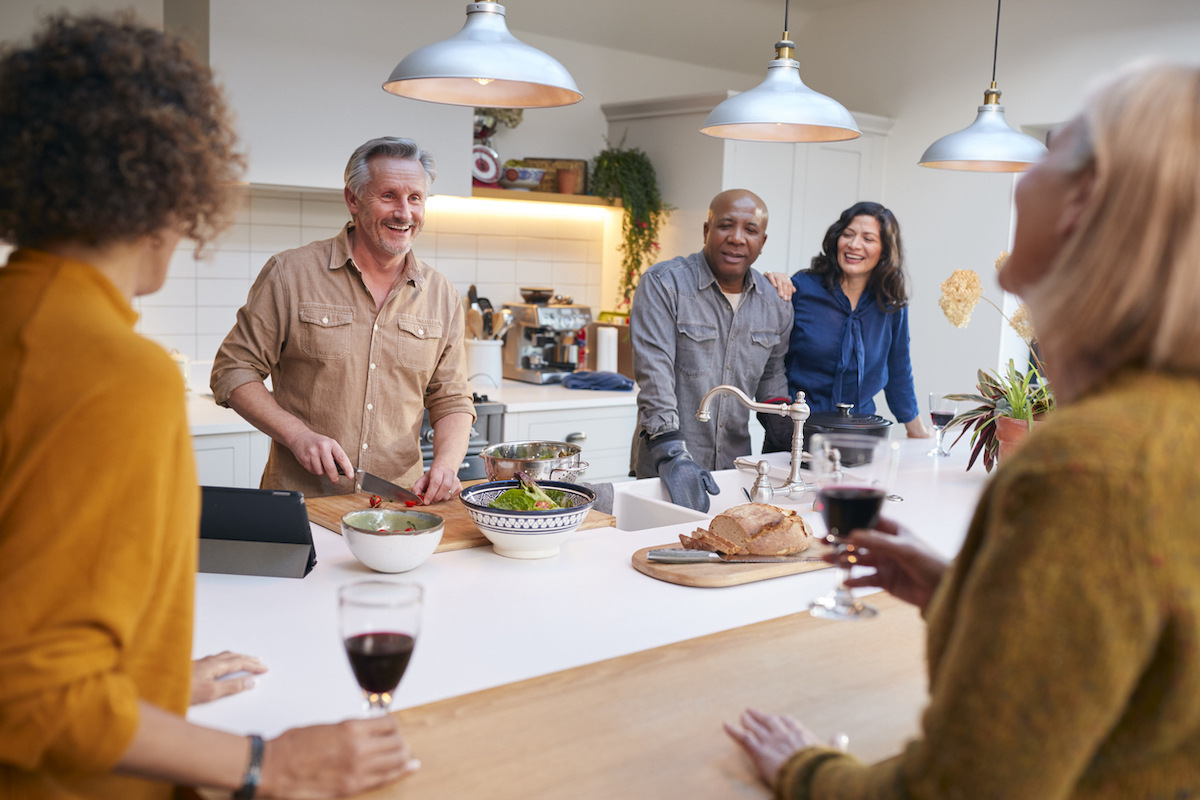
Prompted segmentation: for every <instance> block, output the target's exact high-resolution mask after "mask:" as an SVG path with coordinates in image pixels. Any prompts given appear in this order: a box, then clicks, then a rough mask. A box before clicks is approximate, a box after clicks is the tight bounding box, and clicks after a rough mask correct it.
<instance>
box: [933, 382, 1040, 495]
mask: <svg viewBox="0 0 1200 800" xmlns="http://www.w3.org/2000/svg"><path fill="white" fill-rule="evenodd" d="M977 388H978V390H979V393H978V394H951V395H946V397H947V399H950V400H957V401H959V402H967V403H978V404H979V405H978V406H976V407H975V408H972V409H970V410H969V411H964V412H963V413H961V414H959V415H958V416H956V417H955V418H954V419H952V420H950V423H949V424H948V425H947V426H946V427H947V428H953V427H955V426H956V425H961V426H962V428H963V429H962V431H961V432H960V433H959V434H958V438H956V439H955V440H954V443H953V444H951V445H950V446H951V447H953V446H954V445H955V444H958V440H959V439H961V438H962V437H963V436H964V435H966V433H967V431H968V430H971V429H972V428H973V429H974V431H975V432H974V433H972V434H971V445H972V449H971V460H970V461H969V462H967V469H970V468H971V467H973V466H975V460H976V459H977V458H979V456H981V455H982V456H983V466H984V469H986V470H987V471H988V472H991V471H992V467H993V466H995V464H996V461H997V460H998V459H999V458H1003V457H1004V456H1006V455H1008V454H1010V453H1011V452H1012V451H1013V450H1015V449H1016V447H1017V446H1018V445H1019V444H1020V442H1021V441H1022V440H1023V439H1024V437H1025V436H1026V435H1028V433H1029V431H1030V430H1031V429H1032V428H1033V425H1034V424H1035V422H1037V420H1038V418H1039V417H1040V416H1041V415H1043V414H1045V413H1047V412H1048V411H1050V410H1051V409H1052V408H1054V393H1053V392H1052V391H1051V390H1050V386H1049V384H1047V383H1046V380H1045V378H1044V377H1043V376H1042V374H1041V372H1040V371H1039V370H1038V368H1037V367H1030V369H1029V371H1028V372H1026V373H1024V374H1022V373H1021V372H1020V371H1019V370H1018V369H1017V366H1016V364H1015V363H1014V362H1013V361H1012V360H1011V359H1010V360H1009V362H1008V369H1007V371H1006V372H1005V374H1003V375H1000V374H996V373H988V372H984V371H983V370H979V384H978V386H977Z"/></svg>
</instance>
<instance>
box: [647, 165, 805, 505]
mask: <svg viewBox="0 0 1200 800" xmlns="http://www.w3.org/2000/svg"><path fill="white" fill-rule="evenodd" d="M766 242H767V207H766V204H765V203H763V201H762V199H761V198H760V197H758V195H756V194H754V193H753V192H749V191H746V190H744V189H731V190H729V191H725V192H721V193H720V194H718V195H717V196H716V197H714V198H713V201H712V203H711V204H710V205H709V208H708V218H707V220H706V221H705V223H704V249H703V250H702V251H700V252H699V253H692V254H691V255H690V256H681V257H678V258H673V259H671V260H670V261H663V262H661V263H659V264H655V265H654V266H653V267H651V268H650V269H649V270H647V271H646V274H645V275H643V276H642V279H641V282H640V283H639V284H638V288H637V293H636V295H635V296H634V300H633V308H632V310H631V314H630V323H629V324H630V331H629V332H630V339H631V341H632V344H633V370H634V373H635V377H636V378H637V382H638V386H639V387H640V391H639V393H638V428H637V432H636V433H635V434H634V437H633V449H632V453H631V454H630V471H631V474H633V475H636V476H637V477H638V478H652V477H655V476H657V477H659V478H661V479H662V481H663V483H665V484H666V486H667V491H668V492H670V495H671V501H672V502H674V503H676V504H678V505H682V506H687V507H688V508H694V509H696V510H698V511H707V510H708V506H709V497H708V496H709V495H710V494H716V493H717V492H718V489H717V486H716V483H715V482H714V481H713V478H712V475H710V474H709V471H710V470H714V469H729V468H731V467H732V466H733V460H734V458H736V457H738V456H744V455H749V454H750V431H749V427H748V421H749V418H750V413H749V411H748V410H747V409H746V408H745V407H744V406H742V405H741V404H740V403H738V402H737V401H736V400H734V399H733V398H731V397H729V396H724V397H721V398H719V402H718V403H716V404H714V407H713V415H712V419H711V421H709V422H699V421H697V420H696V409H697V408H699V406H700V398H702V397H703V396H704V393H705V392H707V391H708V390H709V389H711V388H712V387H714V386H717V385H719V384H723V383H724V384H730V385H733V386H736V387H738V388H739V389H741V390H742V391H744V392H745V393H746V394H748V395H750V396H751V397H754V398H756V399H758V400H761V401H763V402H767V401H769V400H778V399H780V398H786V397H787V376H786V375H785V374H784V371H783V359H784V356H785V355H786V354H787V348H788V337H789V334H790V333H791V330H792V317H793V312H792V306H791V304H790V303H788V302H786V301H784V300H783V299H781V298H780V296H779V294H778V292H776V290H775V289H774V287H772V286H771V284H770V283H769V282H768V281H767V279H766V278H764V277H763V275H762V273H760V272H758V271H757V270H754V269H751V265H752V264H753V263H754V261H755V259H757V258H758V254H759V253H761V252H762V248H763V245H764V244H766Z"/></svg>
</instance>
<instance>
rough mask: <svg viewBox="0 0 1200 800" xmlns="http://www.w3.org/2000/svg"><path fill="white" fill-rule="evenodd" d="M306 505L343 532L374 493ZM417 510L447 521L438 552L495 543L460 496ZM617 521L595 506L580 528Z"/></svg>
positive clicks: (312, 518)
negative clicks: (352, 513) (345, 523)
mask: <svg viewBox="0 0 1200 800" xmlns="http://www.w3.org/2000/svg"><path fill="white" fill-rule="evenodd" d="M305 504H306V505H307V506H308V519H309V521H311V522H315V523H317V524H318V525H320V526H321V527H322V528H328V529H329V530H331V531H333V532H334V533H338V534H340V533H341V532H342V516H343V515H344V514H346V513H347V512H350V511H358V510H359V509H362V508H370V506H371V495H369V494H367V493H365V492H359V493H358V494H335V495H330V496H328V497H312V498H308V499H306V500H305ZM387 507H388V508H398V509H400V510H406V509H405V508H404V505H403V504H401V503H395V502H389V503H388V506H387ZM413 511H426V512H429V513H430V514H437V515H438V516H439V517H441V518H442V519H444V520H446V530H445V532H444V533H443V534H442V541H441V543H440V544H438V547H437V550H435V551H434V552H435V553H441V552H444V551H446V550H465V549H467V548H468V547H483V546H484V545H488V544H491V542H489V541H488V540H487V538H486V537H485V536H484V535H483V534H482V533H481V532H480V530H479V528H477V527H475V523H474V522H472V521H471V517H470V516H469V515H468V514H467V507H466V506H464V505H463V504H462V501H461V500H459V499H458V498H457V497H453V498H451V499H449V500H443V501H442V502H440V503H434V504H433V505H430V506H417V507H415V508H414V509H413ZM616 524H617V518H616V517H614V516H613V515H612V514H605V513H604V512H602V511H597V510H595V509H592V510H591V511H589V512H588V515H587V516H586V517H584V519H583V524H581V525H580V526H579V530H581V531H586V530H591V529H593V528H611V527H615V526H616Z"/></svg>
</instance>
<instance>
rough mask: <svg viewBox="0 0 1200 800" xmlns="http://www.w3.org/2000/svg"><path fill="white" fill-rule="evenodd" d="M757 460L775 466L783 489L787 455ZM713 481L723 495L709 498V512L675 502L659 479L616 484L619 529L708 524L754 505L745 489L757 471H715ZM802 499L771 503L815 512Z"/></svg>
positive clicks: (774, 472)
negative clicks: (728, 512)
mask: <svg viewBox="0 0 1200 800" xmlns="http://www.w3.org/2000/svg"><path fill="white" fill-rule="evenodd" d="M757 458H762V459H765V460H766V461H768V462H770V463H771V465H772V466H771V482H772V483H773V484H775V485H776V486H780V485H782V484H783V483H784V482H785V481H786V480H787V476H788V462H789V457H788V454H787V453H771V454H769V455H766V456H761V457H756V459H757ZM713 478H714V479H715V480H716V482H717V486H718V487H719V488H720V490H721V493H720V494H715V495H712V496H711V497H710V498H709V503H710V505H709V509H708V512H707V513H701V512H699V511H693V510H692V509H690V508H685V507H683V506H677V505H675V504H674V503H672V502H671V498H670V495H668V494H667V487H666V486H664V485H663V483H662V481H660V480H659V479H658V478H646V479H644V480H640V481H627V482H624V483H618V484H615V485H614V494H613V515H614V516H615V517H616V518H617V527H618V528H620V529H621V530H623V531H640V530H645V529H647V528H658V527H661V526H663V525H675V524H678V523H681V522H696V523H701V522H707V521H708V520H709V519H711V518H712V517H714V516H716V515H717V514H720V513H721V512H722V511H724V510H725V509H727V508H730V507H732V506H739V505H742V504H743V503H748V502H750V501H749V500H748V499H747V498H746V494H745V492H743V491H742V490H743V489H745V491H746V492H748V491H750V487H752V486H753V485H754V478H755V474H754V473H753V472H750V471H748V470H747V471H741V470H736V469H727V470H721V471H719V472H714V473H713ZM798 499H799V498H793V497H785V496H778V497H776V498H774V499H773V500H772V501H771V502H772V503H774V504H776V505H779V506H783V507H785V508H787V507H795V508H797V509H799V508H801V507H804V508H805V510H811V508H812V498H811V496H810V497H809V499H808V502H807V503H799V502H796V501H797V500H798Z"/></svg>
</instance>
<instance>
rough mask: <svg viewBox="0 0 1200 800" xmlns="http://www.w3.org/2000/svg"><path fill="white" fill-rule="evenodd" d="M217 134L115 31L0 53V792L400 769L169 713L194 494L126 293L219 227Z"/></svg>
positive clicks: (357, 738) (92, 793)
mask: <svg viewBox="0 0 1200 800" xmlns="http://www.w3.org/2000/svg"><path fill="white" fill-rule="evenodd" d="M235 141H236V140H235V136H234V133H233V130H232V128H231V126H230V123H229V118H228V113H227V111H226V108H225V105H224V101H223V100H222V97H221V93H220V92H219V90H218V89H217V88H216V87H215V86H214V85H213V83H212V77H211V74H210V72H209V70H208V68H207V67H206V66H204V65H202V64H200V63H198V62H197V61H196V60H195V59H194V58H193V57H192V56H191V55H190V51H188V49H187V48H186V46H185V45H183V44H182V43H181V42H180V41H178V40H176V39H174V38H173V37H170V36H166V35H164V34H163V33H161V32H159V31H155V30H153V29H150V28H146V27H142V26H140V25H138V24H136V23H134V22H133V21H132V19H131V18H122V19H120V20H116V21H113V20H109V19H105V18H101V17H82V18H70V17H66V16H58V17H54V18H51V19H50V20H49V21H48V22H47V23H46V24H45V25H44V27H43V28H42V30H41V31H40V32H39V33H38V34H37V36H36V37H35V39H34V42H33V44H32V45H31V46H29V47H25V48H19V49H12V48H10V49H8V50H6V51H5V52H4V53H2V54H0V238H3V239H5V240H6V241H9V242H12V243H13V244H15V245H16V246H17V248H18V249H17V250H16V251H15V252H14V253H13V254H12V256H11V257H10V258H9V261H8V264H7V266H6V267H4V268H3V269H0V608H2V609H3V613H2V614H0V796H4V797H22V798H66V797H70V798H84V797H87V798H102V797H105V798H154V797H162V798H165V797H169V796H170V795H171V793H172V788H171V785H170V784H187V785H200V786H211V787H217V788H224V789H230V790H237V792H238V793H237V795H236V796H237V797H241V798H247V797H253V796H254V795H255V792H256V791H257V792H258V793H259V795H260V796H275V797H291V796H304V797H332V796H338V795H341V794H347V793H354V792H359V791H363V790H366V789H369V788H372V787H374V786H377V785H380V784H382V783H385V782H387V781H390V780H394V779H395V778H398V777H400V776H401V775H403V774H405V773H407V772H410V771H411V770H412V769H414V768H415V762H413V761H412V760H411V759H410V757H409V752H408V748H407V746H406V745H405V744H404V741H403V740H402V738H401V737H400V734H399V731H398V730H397V729H396V726H395V723H394V722H393V721H391V720H390V719H387V718H384V719H378V720H362V721H357V720H356V721H352V722H346V723H342V724H341V725H336V726H333V725H331V726H320V727H314V728H305V729H297V730H291V731H287V732H285V733H283V734H282V735H281V736H279V737H278V738H276V739H273V740H271V741H269V742H266V743H264V742H263V741H262V739H261V738H260V737H241V736H235V735H232V734H228V733H222V732H218V731H215V730H210V729H206V728H201V727H198V726H195V725H191V724H189V723H188V722H186V721H185V719H184V717H183V714H184V712H185V711H186V709H187V706H188V702H189V699H190V698H191V697H192V696H197V697H198V696H200V695H202V694H203V691H196V690H197V689H198V688H200V687H192V686H190V683H191V680H192V675H193V673H192V665H191V662H190V655H191V647H192V599H193V594H194V585H193V584H194V575H195V572H196V559H197V531H198V526H199V501H200V493H199V489H198V487H197V485H196V472H195V463H194V460H193V455H192V447H191V437H190V436H189V432H188V425H187V418H186V414H185V410H184V391H183V382H182V379H181V376H180V374H179V371H178V370H177V369H176V367H175V366H174V364H173V362H172V361H171V359H170V357H169V356H167V354H166V353H165V352H164V351H163V350H162V348H161V347H159V346H158V345H156V344H154V343H153V342H150V341H149V340H147V339H144V338H142V337H140V336H138V335H137V334H136V333H135V332H134V322H135V321H136V319H137V314H136V313H135V312H134V310H133V307H132V306H131V300H132V298H133V297H135V296H137V295H143V294H147V293H150V292H154V291H156V290H157V289H158V288H160V287H161V286H162V284H163V281H164V280H165V278H166V274H167V266H168V263H169V261H170V258H171V254H172V252H173V251H174V250H175V247H176V245H177V244H178V243H179V242H180V240H181V238H182V237H183V236H188V237H189V238H191V239H193V240H195V242H196V243H197V246H198V247H199V246H203V245H204V244H205V243H206V242H208V241H210V240H211V239H212V238H213V237H214V236H215V235H216V234H217V233H218V232H219V231H220V230H221V229H222V228H223V227H224V226H225V225H226V224H227V222H228V221H229V220H230V218H231V211H230V206H231V198H230V194H229V190H230V188H231V185H232V183H233V182H234V181H235V180H236V178H237V177H238V175H239V174H240V171H241V158H240V157H239V156H238V155H237V154H236V153H235V150H234V147H235ZM232 664H233V666H232V667H231V666H230V665H229V664H226V665H225V667H224V670H223V671H226V672H227V671H228V670H229V669H230V668H232V669H241V668H245V667H250V668H251V669H256V668H255V667H254V666H253V662H252V663H250V664H245V663H244V662H238V661H236V660H235V661H234V662H232ZM238 664H243V666H237V665H238ZM209 666H211V664H210V665H209ZM216 671H217V672H220V671H222V669H221V668H220V665H218V669H217V670H216ZM210 672H211V670H210ZM208 688H209V689H211V688H212V685H211V682H209V684H208Z"/></svg>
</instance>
